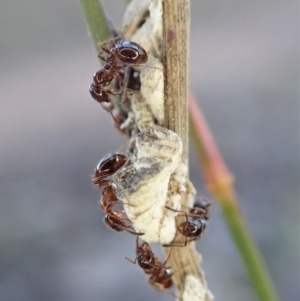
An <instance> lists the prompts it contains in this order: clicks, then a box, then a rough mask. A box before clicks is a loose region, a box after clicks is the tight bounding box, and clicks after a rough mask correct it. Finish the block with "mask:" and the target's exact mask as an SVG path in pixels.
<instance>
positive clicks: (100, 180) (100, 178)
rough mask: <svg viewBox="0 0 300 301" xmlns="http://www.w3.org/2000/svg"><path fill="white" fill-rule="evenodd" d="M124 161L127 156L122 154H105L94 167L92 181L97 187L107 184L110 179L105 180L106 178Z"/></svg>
mask: <svg viewBox="0 0 300 301" xmlns="http://www.w3.org/2000/svg"><path fill="white" fill-rule="evenodd" d="M126 162H127V157H126V156H125V155H122V154H113V155H107V156H105V157H104V158H102V159H101V160H100V162H99V163H98V165H97V167H96V170H95V174H94V176H93V179H92V183H93V184H94V185H96V186H97V188H101V187H103V186H107V185H108V183H110V180H107V179H106V178H107V177H108V176H112V175H113V174H114V173H116V172H117V171H118V170H119V169H120V168H121V167H122V166H123V165H124V164H125V163H126Z"/></svg>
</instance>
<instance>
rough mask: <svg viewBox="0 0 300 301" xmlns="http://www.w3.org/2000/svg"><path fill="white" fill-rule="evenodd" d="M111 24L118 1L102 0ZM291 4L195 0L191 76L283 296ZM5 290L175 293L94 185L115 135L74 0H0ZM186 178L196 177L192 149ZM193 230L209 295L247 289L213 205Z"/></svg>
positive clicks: (293, 254)
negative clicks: (107, 213) (113, 226)
mask: <svg viewBox="0 0 300 301" xmlns="http://www.w3.org/2000/svg"><path fill="white" fill-rule="evenodd" d="M105 4H106V9H107V12H108V13H109V15H110V16H111V17H112V19H113V20H114V22H115V24H116V25H117V26H118V25H119V24H120V22H121V18H122V14H123V11H124V9H125V5H124V4H123V2H122V1H116V0H115V1H109V0H107V1H105ZM298 21H299V4H298V1H296V0H278V1H271V0H265V1H258V0H256V1H234V0H225V1H224V0H222V1H221V0H218V1H212V0H210V1H209V0H206V1H196V0H194V1H192V28H191V56H190V59H191V63H190V88H191V90H192V91H193V92H194V94H195V96H196V97H197V99H198V100H199V103H200V104H201V107H202V109H203V111H204V114H205V116H206V118H207V121H208V123H209V125H210V127H211V129H212V131H213V133H214V137H215V139H216V141H217V143H218V146H219V148H220V149H221V151H222V153H223V156H224V158H225V160H226V162H227V163H228V166H229V168H230V170H231V171H232V173H233V174H234V176H235V179H236V187H237V191H238V194H239V196H240V200H241V207H242V209H243V212H244V214H245V216H246V219H247V221H248V224H249V227H250V229H251V231H252V233H253V235H254V237H255V239H256V241H257V244H258V246H259V248H260V249H261V251H262V253H263V255H264V257H265V259H266V263H267V265H268V267H269V269H270V273H271V275H272V278H273V280H274V283H275V286H276V288H277V290H278V293H279V295H280V297H281V299H282V300H286V301H294V300H300V291H299V283H300V282H299V281H300V258H299V254H300V247H299V245H300V240H299V88H298V85H299V26H298V25H299V23H298ZM0 64H1V73H0V86H1V89H0V91H1V92H0V93H1V110H0V177H1V181H0V239H1V245H0V256H1V257H0V260H1V262H0V273H1V274H0V275H1V278H0V279H1V280H0V300H1V301H2V300H3V301H8V300H13V301H14V300H20V301H36V300H51V301H58V300H64V301H68V300H72V301H82V300H89V301H94V300H95V301H96V300H105V301H119V300H173V297H172V296H170V295H168V294H166V293H161V292H157V291H156V290H155V289H153V288H152V287H150V286H149V285H147V278H146V277H145V276H144V274H143V273H142V271H141V270H140V269H139V268H138V267H137V266H134V265H132V264H130V263H129V262H127V261H126V260H124V257H125V256H127V257H130V258H134V237H132V236H131V235H129V234H127V233H125V234H123V233H117V232H114V231H111V230H110V229H108V228H106V227H105V225H104V224H103V223H102V217H103V214H102V212H100V210H99V205H98V201H99V198H100V192H99V191H97V190H95V189H94V188H93V187H92V186H91V184H90V175H91V174H92V173H93V169H94V167H95V165H96V164H97V163H98V160H99V159H100V158H102V157H103V156H104V155H105V154H107V153H109V152H112V151H116V150H117V149H118V148H119V146H120V145H121V144H122V142H123V137H122V136H121V135H119V134H118V133H117V132H116V131H114V130H113V127H112V124H111V118H110V116H109V114H107V113H106V112H105V111H104V110H102V109H101V108H100V107H99V105H97V103H96V102H95V101H93V100H92V99H91V97H90V95H89V92H88V86H89V83H90V82H91V80H92V76H93V73H94V72H95V71H96V70H98V68H99V65H98V61H97V58H96V55H95V52H94V49H93V45H92V42H91V41H90V39H89V37H88V35H87V31H86V26H85V23H84V20H83V16H82V13H81V10H80V6H79V3H78V1H71V0H64V1H58V0H52V1H37V0H27V1H8V0H2V1H1V3H0ZM190 165H191V169H190V173H191V178H192V180H193V182H194V184H195V186H196V187H197V190H198V195H204V196H208V197H209V195H208V194H207V192H206V191H205V189H204V188H203V183H202V178H201V176H200V175H199V170H198V166H197V163H196V160H195V155H194V153H193V149H192V147H191V164H190ZM211 215H212V216H211V221H210V224H209V229H208V231H207V233H206V234H205V235H204V236H203V237H202V239H201V240H200V241H199V242H197V248H198V249H199V250H200V251H201V253H202V254H203V257H204V262H203V267H204V269H205V271H206V276H207V280H208V283H209V287H210V289H211V290H212V292H213V293H214V295H215V297H216V300H223V301H227V300H228V301H229V300H230V301H234V300H243V301H250V300H255V297H254V295H253V292H252V289H251V287H250V286H249V283H248V280H247V276H246V275H245V272H244V268H243V266H242V264H241V261H240V259H239V255H238V254H237V252H236V250H235V247H234V245H233V243H232V241H231V237H230V235H229V233H228V230H227V229H226V226H225V224H224V221H223V218H222V216H221V213H220V211H219V209H218V208H217V206H216V205H215V204H214V205H213V206H212V214H211Z"/></svg>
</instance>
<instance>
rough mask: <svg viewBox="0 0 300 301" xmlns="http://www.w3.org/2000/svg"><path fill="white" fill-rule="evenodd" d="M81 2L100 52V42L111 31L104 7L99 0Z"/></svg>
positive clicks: (90, 32) (95, 44)
mask: <svg viewBox="0 0 300 301" xmlns="http://www.w3.org/2000/svg"><path fill="white" fill-rule="evenodd" d="M80 4H81V7H82V11H83V14H84V17H85V20H86V22H87V27H88V30H89V34H90V36H91V38H92V40H93V42H94V46H95V48H96V51H97V52H98V51H99V46H98V43H99V42H102V41H104V40H106V39H108V37H109V32H110V30H109V25H108V22H107V19H106V16H105V13H104V10H103V7H102V5H101V4H100V2H99V0H80Z"/></svg>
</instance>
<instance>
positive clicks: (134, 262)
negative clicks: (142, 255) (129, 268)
mask: <svg viewBox="0 0 300 301" xmlns="http://www.w3.org/2000/svg"><path fill="white" fill-rule="evenodd" d="M125 259H126V260H128V261H129V262H131V263H133V264H136V260H137V259H135V260H134V261H133V260H131V259H130V258H128V257H125Z"/></svg>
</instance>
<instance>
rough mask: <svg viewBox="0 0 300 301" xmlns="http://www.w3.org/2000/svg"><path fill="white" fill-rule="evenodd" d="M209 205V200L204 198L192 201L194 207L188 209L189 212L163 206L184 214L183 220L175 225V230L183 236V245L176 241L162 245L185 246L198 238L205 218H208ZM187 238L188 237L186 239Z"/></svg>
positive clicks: (204, 225) (203, 227) (202, 229)
mask: <svg viewBox="0 0 300 301" xmlns="http://www.w3.org/2000/svg"><path fill="white" fill-rule="evenodd" d="M209 206H210V202H207V201H205V200H197V201H196V202H195V203H194V207H193V208H191V209H190V211H189V214H187V213H186V212H185V211H181V210H175V209H173V208H171V207H169V206H165V207H166V208H167V209H169V210H171V211H174V212H179V213H182V214H183V215H184V216H185V219H186V220H185V222H182V223H180V224H179V225H178V226H177V230H178V232H179V233H181V234H182V235H184V236H185V242H184V244H183V245H180V244H177V243H171V244H167V245H164V247H170V246H177V247H185V246H186V245H187V243H188V242H190V241H193V240H196V239H198V238H200V236H201V234H202V233H203V232H204V230H205V229H206V220H208V218H209V215H208V207H209ZM188 238H190V239H189V240H188Z"/></svg>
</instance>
